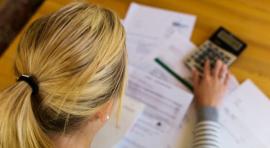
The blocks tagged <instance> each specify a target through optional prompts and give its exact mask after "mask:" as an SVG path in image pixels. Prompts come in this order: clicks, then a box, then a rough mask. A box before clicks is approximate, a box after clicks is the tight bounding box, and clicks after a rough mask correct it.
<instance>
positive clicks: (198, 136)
mask: <svg viewBox="0 0 270 148" xmlns="http://www.w3.org/2000/svg"><path fill="white" fill-rule="evenodd" d="M198 118H199V119H198V123H197V125H196V126H195V129H194V142H193V148H221V146H220V142H219V140H220V138H219V136H220V135H219V134H220V129H221V128H220V124H219V123H218V112H217V109H216V108H213V107H203V108H200V109H199V110H198Z"/></svg>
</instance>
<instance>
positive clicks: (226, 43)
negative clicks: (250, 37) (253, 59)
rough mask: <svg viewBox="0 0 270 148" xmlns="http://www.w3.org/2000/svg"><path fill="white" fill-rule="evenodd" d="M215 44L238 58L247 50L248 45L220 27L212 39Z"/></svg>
mask: <svg viewBox="0 0 270 148" xmlns="http://www.w3.org/2000/svg"><path fill="white" fill-rule="evenodd" d="M209 40H210V41H212V42H213V43H214V44H216V45H217V46H219V47H220V48H222V49H225V50H227V51H228V52H230V53H232V54H234V55H236V56H238V55H240V54H241V52H242V51H243V50H244V49H245V48H246V45H247V44H246V43H244V42H243V41H241V40H240V39H239V38H238V37H236V36H235V35H233V34H232V33H231V32H229V31H228V30H226V29H225V28H223V27H220V28H219V29H218V30H217V31H216V32H215V33H214V34H213V35H212V36H211V37H210V38H209Z"/></svg>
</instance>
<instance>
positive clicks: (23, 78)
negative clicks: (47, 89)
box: [17, 75, 38, 94]
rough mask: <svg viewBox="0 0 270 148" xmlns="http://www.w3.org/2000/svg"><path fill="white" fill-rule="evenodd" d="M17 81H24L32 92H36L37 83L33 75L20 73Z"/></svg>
mask: <svg viewBox="0 0 270 148" xmlns="http://www.w3.org/2000/svg"><path fill="white" fill-rule="evenodd" d="M19 81H24V82H26V83H27V84H28V85H29V86H30V87H31V88H32V94H37V93H38V84H37V83H36V81H35V78H34V77H33V76H29V75H21V76H20V77H19V78H18V79H17V82H19Z"/></svg>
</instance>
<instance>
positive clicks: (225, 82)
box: [224, 73, 231, 87]
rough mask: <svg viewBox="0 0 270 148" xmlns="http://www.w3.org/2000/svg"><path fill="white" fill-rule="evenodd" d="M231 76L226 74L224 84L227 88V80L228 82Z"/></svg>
mask: <svg viewBox="0 0 270 148" xmlns="http://www.w3.org/2000/svg"><path fill="white" fill-rule="evenodd" d="M230 77H231V74H230V73H227V74H226V76H225V80H224V84H225V86H226V87H227V86H228V85H229V80H230Z"/></svg>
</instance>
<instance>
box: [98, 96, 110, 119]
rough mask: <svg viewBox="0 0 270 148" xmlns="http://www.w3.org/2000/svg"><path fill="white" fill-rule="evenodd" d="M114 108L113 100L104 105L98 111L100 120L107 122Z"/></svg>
mask: <svg viewBox="0 0 270 148" xmlns="http://www.w3.org/2000/svg"><path fill="white" fill-rule="evenodd" d="M112 108H113V101H112V100H110V101H109V102H107V103H106V104H105V105H103V106H102V107H101V108H100V110H99V111H98V112H97V113H96V117H97V118H98V120H100V121H101V122H102V123H105V122H106V121H107V120H108V119H109V118H110V116H111V112H112Z"/></svg>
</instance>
